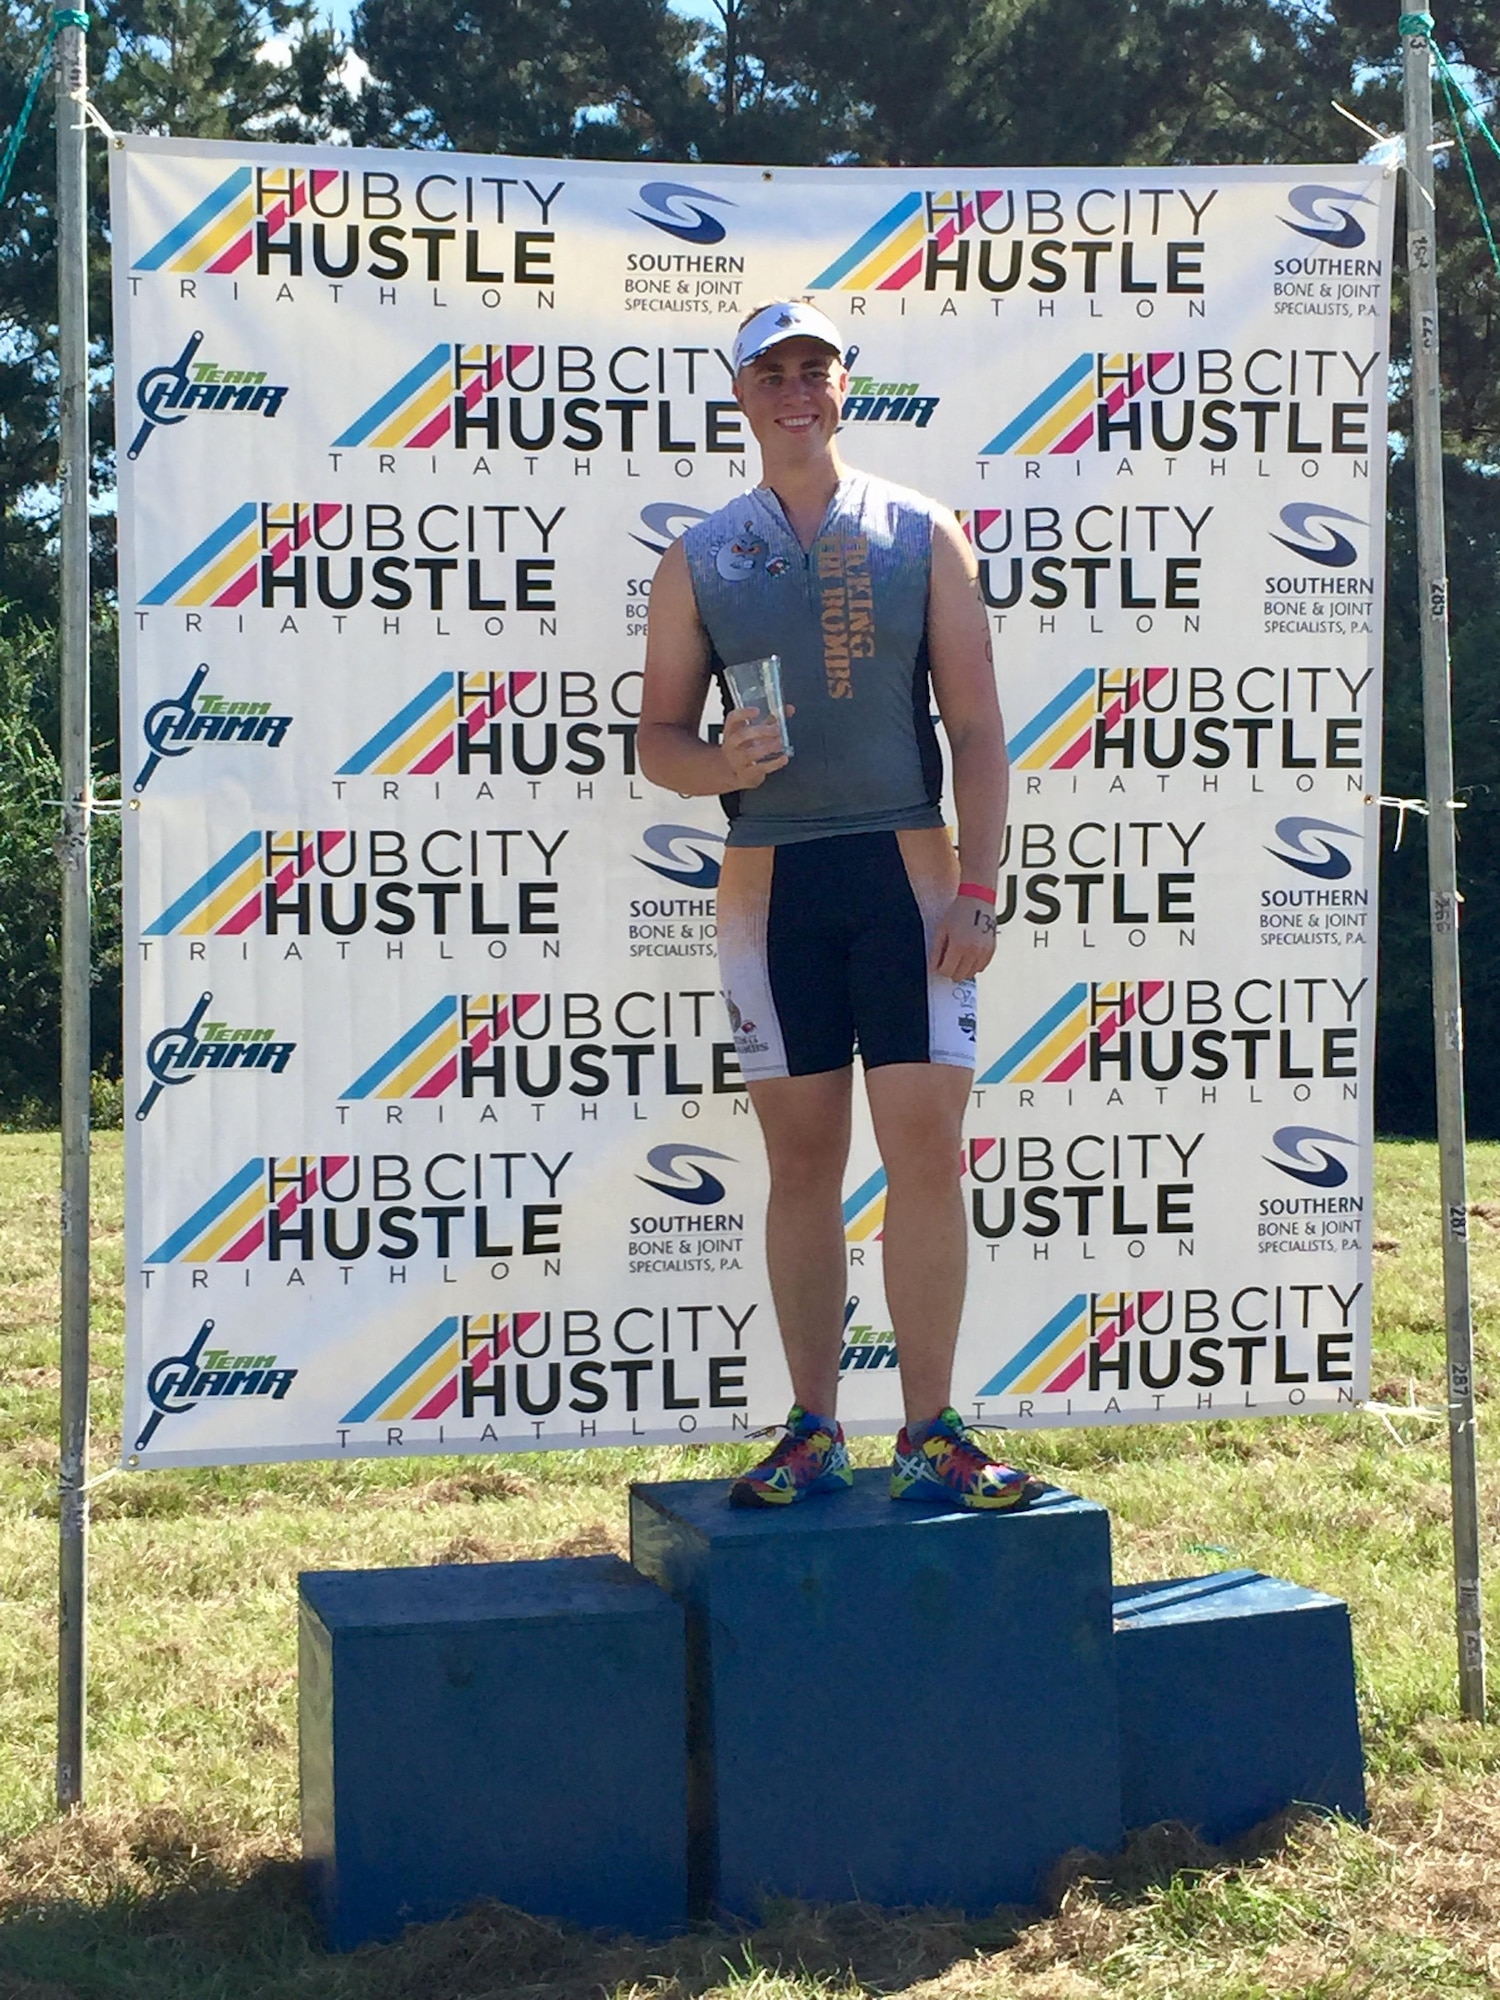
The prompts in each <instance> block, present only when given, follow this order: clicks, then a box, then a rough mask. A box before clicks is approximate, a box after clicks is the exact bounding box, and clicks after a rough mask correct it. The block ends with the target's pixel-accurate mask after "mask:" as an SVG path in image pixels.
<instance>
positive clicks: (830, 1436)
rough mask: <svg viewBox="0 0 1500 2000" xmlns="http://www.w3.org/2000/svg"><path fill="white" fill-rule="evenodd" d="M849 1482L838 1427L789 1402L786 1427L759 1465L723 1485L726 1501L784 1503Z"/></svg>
mask: <svg viewBox="0 0 1500 2000" xmlns="http://www.w3.org/2000/svg"><path fill="white" fill-rule="evenodd" d="M853 1484H854V1468H853V1467H852V1466H851V1465H850V1463H849V1447H848V1446H847V1445H846V1444H845V1443H844V1427H843V1425H842V1424H835V1425H834V1427H833V1429H832V1430H830V1429H829V1428H828V1420H827V1418H826V1417H816V1416H813V1415H811V1414H810V1413H809V1412H808V1411H806V1410H804V1409H803V1407H802V1405H801V1404H800V1403H793V1405H792V1407H791V1409H790V1410H789V1411H788V1412H787V1419H786V1430H785V1433H784V1434H783V1436H782V1437H781V1438H780V1440H779V1441H778V1442H777V1443H776V1444H775V1445H774V1446H773V1447H772V1448H771V1450H770V1451H769V1452H768V1453H767V1455H766V1456H765V1457H764V1458H763V1459H762V1460H761V1462H760V1464H759V1465H753V1466H752V1467H751V1468H750V1470H749V1471H748V1472H746V1473H742V1474H741V1475H740V1477H739V1478H738V1479H737V1480H736V1481H735V1482H734V1484H733V1486H731V1487H730V1489H729V1504H730V1506H731V1507H789V1506H790V1505H791V1504H792V1502H793V1501H794V1500H805V1499H806V1498H807V1496H808V1494H810V1493H838V1492H841V1491H843V1489H844V1488H845V1487H849V1486H852V1485H853Z"/></svg>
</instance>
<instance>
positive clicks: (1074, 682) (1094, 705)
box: [1005, 667, 1171, 771]
mask: <svg viewBox="0 0 1500 2000" xmlns="http://www.w3.org/2000/svg"><path fill="white" fill-rule="evenodd" d="M1170 672H1171V668H1170V667H1084V668H1082V669H1081V670H1080V671H1079V672H1078V673H1076V674H1074V676H1073V678H1072V679H1071V680H1070V681H1069V682H1068V683H1067V684H1066V685H1065V686H1064V687H1061V688H1059V689H1058V691H1057V693H1056V694H1055V695H1053V696H1052V697H1051V699H1050V700H1049V701H1046V702H1044V703H1043V704H1042V706H1041V707H1040V708H1039V709H1038V710H1037V712H1036V714H1035V715H1033V716H1032V717H1031V719H1030V721H1029V722H1024V723H1022V725H1021V727H1020V728H1019V729H1018V730H1016V732H1015V734H1014V735H1013V736H1010V737H1008V738H1007V739H1006V746H1005V747H1006V749H1007V750H1008V751H1009V753H1010V761H1011V767H1012V769H1013V770H1017V771H1072V770H1076V769H1077V767H1078V766H1079V765H1080V764H1082V763H1084V762H1086V760H1087V759H1088V757H1089V755H1090V753H1091V752H1092V750H1093V744H1094V726H1095V724H1096V723H1098V724H1100V725H1102V726H1103V728H1104V729H1105V730H1106V731H1107V732H1108V731H1112V730H1114V729H1117V728H1118V727H1119V724H1120V718H1121V716H1123V715H1128V714H1129V713H1130V711H1131V709H1133V708H1137V707H1139V705H1140V703H1141V702H1142V701H1143V700H1144V699H1145V697H1146V696H1147V695H1148V694H1151V693H1152V692H1153V691H1154V690H1155V688H1156V687H1157V685H1158V683H1159V682H1161V681H1163V680H1164V679H1165V678H1166V677H1167V675H1168V674H1169V673H1170Z"/></svg>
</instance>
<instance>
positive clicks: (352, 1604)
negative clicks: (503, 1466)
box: [300, 1556, 687, 1951]
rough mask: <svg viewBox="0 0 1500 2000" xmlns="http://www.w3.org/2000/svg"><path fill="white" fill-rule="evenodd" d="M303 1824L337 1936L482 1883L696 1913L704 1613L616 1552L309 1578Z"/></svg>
mask: <svg viewBox="0 0 1500 2000" xmlns="http://www.w3.org/2000/svg"><path fill="white" fill-rule="evenodd" d="M301 1595H302V1618H301V1663H300V1674H301V1751H302V1841H303V1853H304V1856H305V1858H306V1860H307V1863H308V1869H309V1874H310V1876H311V1887H312V1891H313V1896H314V1901H315V1903H316V1905H317V1907H318V1909H319V1912H320V1914H321V1916H322V1919H323V1923H324V1928H325V1931H326V1933H327V1936H328V1941H329V1943H330V1944H331V1945H332V1946H333V1947H334V1949H335V1950H339V1951H348V1950H352V1949H353V1947H354V1946H355V1945H358V1944H363V1943H365V1942H367V1941H369V1940H373V1939H384V1938H390V1937H394V1936H395V1935H396V1933H397V1932H398V1931H399V1930H400V1929H401V1928H402V1926H403V1925H405V1924H407V1923H411V1922H415V1921H420V1920H425V1919H430V1918H436V1917H444V1916H447V1915H449V1914H450V1913H451V1912H453V1911H455V1910H457V1909H460V1908H462V1907H463V1905H464V1904H465V1903H469V1902H473V1901H474V1900H475V1899H476V1898H478V1897H482V1896H483V1897H494V1898H496V1899H497V1900H499V1901H501V1902H505V1903H514V1904H516V1905H518V1906H519V1907H520V1908H521V1909H524V1910H530V1911H532V1912H533V1913H534V1914H536V1915H539V1916H550V1917H560V1918H563V1919H566V1920H568V1921H570V1922H573V1923H578V1924H588V1925H601V1926H607V1927H609V1928H611V1929H620V1930H630V1931H635V1932H637V1933H642V1934H646V1935H650V1934H651V1933H653V1932H661V1931H664V1930H668V1929H670V1928H671V1927H672V1926H673V1925H674V1924H680V1923H681V1922H682V1921H683V1919H684V1917H685V1916H686V1913H687V1891H686V1872H687V1861H686V1825H685V1821H686V1797H685V1793H686V1777H685V1768H684V1750H683V1742H684V1734H685V1726H686V1725H685V1719H684V1700H683V1676H684V1662H683V1619H682V1613H681V1611H680V1610H679V1609H678V1608H677V1606H676V1605H675V1604H673V1603H672V1602H671V1601H670V1599H669V1598H667V1597H666V1596H664V1595H663V1594H662V1592H661V1591H659V1590H658V1589H656V1588H655V1587H654V1586H653V1585H652V1584H650V1583H649V1582H647V1581H646V1579H645V1578H643V1577H642V1576H640V1575H639V1574H638V1573H637V1572H636V1571H635V1570H633V1569H631V1568H630V1567H629V1565H628V1564H626V1563H623V1562H621V1561H619V1559H618V1558H617V1557H615V1556H589V1557H572V1558H568V1557H562V1558H559V1559H555V1560H552V1561H547V1562H515V1563H486V1564H482V1565H470V1564H463V1565H454V1566H451V1567H443V1568H426V1569H390V1570H327V1571H322V1572H316V1573H309V1574H306V1575H304V1576H303V1577H302V1579H301Z"/></svg>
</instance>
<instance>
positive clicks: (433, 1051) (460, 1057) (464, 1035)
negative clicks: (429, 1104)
mask: <svg viewBox="0 0 1500 2000" xmlns="http://www.w3.org/2000/svg"><path fill="white" fill-rule="evenodd" d="M541 999H542V995H541V994H540V993H445V994H444V995H443V997H442V999H441V1000H439V1001H438V1002H437V1004H436V1005H435V1006H433V1007H429V1008H428V1010H427V1012H426V1013H425V1014H424V1015H423V1016H422V1018H421V1020H419V1021H417V1022H415V1023H414V1024H413V1025H412V1026H411V1027H410V1028H408V1029H407V1030H406V1032H405V1033H404V1034H402V1035H399V1036H397V1038H396V1040H395V1041H394V1042H392V1043H391V1045H390V1047H389V1048H388V1049H386V1050H385V1051H384V1052H383V1053H382V1054H380V1055H378V1056H377V1057H376V1058H375V1060H374V1062H372V1063H371V1064H370V1066H369V1068H368V1069H366V1070H363V1071H362V1072H361V1073H360V1075H358V1076H357V1077H356V1078H355V1079H354V1081H353V1083H351V1084H350V1086H349V1088H348V1089H347V1090H345V1091H343V1092H342V1093H341V1096H340V1102H342V1103H354V1102H357V1101H359V1100H361V1099H363V1098H383V1099H386V1100H392V1099H397V1098H416V1099H422V1100H430V1099H432V1098H437V1097H441V1096H443V1095H444V1093H445V1092H446V1091H449V1090H451V1089H452V1088H453V1086H454V1084H455V1083H456V1084H458V1085H459V1086H460V1088H461V1090H462V1093H463V1095H464V1096H465V1097H467V1096H469V1095H470V1094H471V1093H472V1091H473V1087H474V1079H475V1075H476V1072H477V1066H478V1064H479V1063H480V1062H482V1061H483V1059H484V1057H485V1056H486V1055H487V1054H488V1052H489V1051H490V1050H491V1049H492V1048H493V1047H494V1045H495V1044H496V1043H497V1042H499V1041H502V1040H504V1038H505V1037H506V1036H507V1035H509V1034H511V1033H513V1032H517V1033H518V1032H520V1023H522V1022H523V1021H524V1020H525V1019H526V1017H527V1015H528V1014H529V1013H530V1011H531V1009H532V1008H533V1007H535V1006H536V1005H537V1004H538V1002H539V1001H540V1000H541ZM484 1074H485V1075H486V1076H488V1075H489V1074H490V1071H489V1070H486V1071H484Z"/></svg>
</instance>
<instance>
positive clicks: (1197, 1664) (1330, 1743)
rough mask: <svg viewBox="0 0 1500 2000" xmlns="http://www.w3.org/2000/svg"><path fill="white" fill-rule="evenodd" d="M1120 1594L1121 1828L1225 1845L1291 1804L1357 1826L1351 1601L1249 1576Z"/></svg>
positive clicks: (1359, 1789) (1228, 1574) (1127, 1589)
mask: <svg viewBox="0 0 1500 2000" xmlns="http://www.w3.org/2000/svg"><path fill="white" fill-rule="evenodd" d="M1114 1598H1115V1605H1114V1612H1115V1652H1116V1659H1117V1662H1118V1668H1119V1684H1120V1764H1121V1783H1122V1788H1123V1799H1124V1809H1125V1823H1126V1825H1127V1826H1149V1825H1151V1824H1152V1823H1153V1822H1154V1821H1156V1820H1161V1819H1177V1820H1183V1821H1185V1822H1186V1824H1187V1825H1189V1826H1192V1827H1196V1828H1198V1829H1199V1830H1200V1831H1201V1832H1202V1834H1203V1835H1204V1837H1205V1838H1206V1839H1208V1840H1211V1841H1225V1840H1231V1839H1233V1838H1234V1836H1235V1835H1236V1834H1240V1833H1244V1832H1245V1831H1246V1829H1247V1828H1249V1827H1252V1826H1254V1825H1256V1824H1257V1822H1259V1821H1260V1820H1263V1819H1269V1818H1270V1817H1271V1816H1272V1814H1273V1813H1278V1812H1282V1811H1284V1810H1285V1809H1286V1807H1288V1806H1293V1805H1311V1806H1317V1807H1320V1808H1322V1809H1323V1810H1324V1811H1327V1812H1336V1813H1343V1814H1345V1815H1346V1816H1347V1817H1349V1818H1350V1819H1359V1820H1362V1819H1363V1818H1364V1816H1365V1783H1364V1760H1363V1755H1362V1752H1361V1749H1360V1741H1359V1716H1358V1713H1357V1711H1356V1707H1355V1694H1354V1651H1353V1645H1352V1642H1351V1639H1350V1632H1349V1608H1348V1606H1347V1605H1345V1604H1342V1603H1340V1602H1339V1600H1338V1599H1337V1598H1335V1597H1325V1596H1323V1595H1322V1593H1321V1592H1320V1591H1316V1590H1303V1589H1302V1588H1301V1587H1300V1585H1298V1584H1295V1583H1283V1582H1282V1581H1281V1580H1280V1579H1279V1578H1277V1577H1273V1576H1262V1575H1261V1574H1260V1573H1259V1572H1258V1571H1256V1570H1249V1569H1241V1570H1226V1571H1224V1572H1222V1573H1221V1574H1219V1575H1217V1576H1198V1577H1178V1578H1174V1579H1173V1580H1172V1581H1170V1582H1166V1583H1135V1584H1124V1585H1121V1586H1119V1587H1118V1588H1117V1589H1116V1591H1115V1593H1114Z"/></svg>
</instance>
